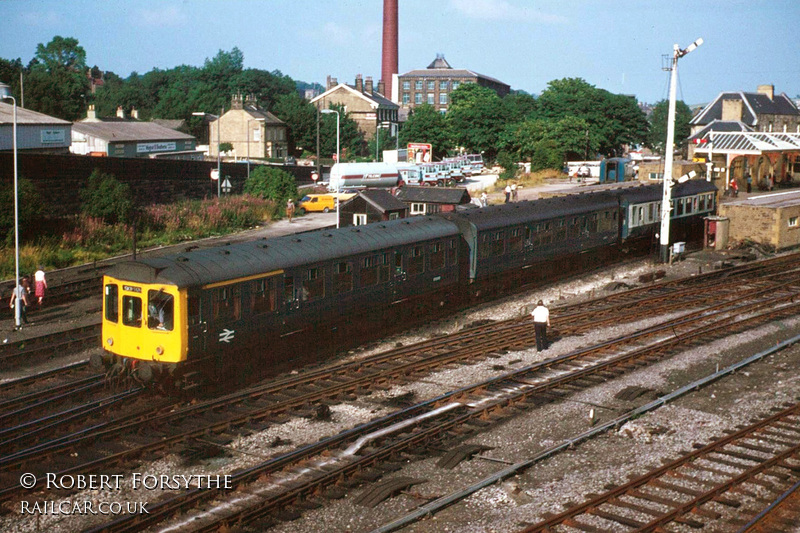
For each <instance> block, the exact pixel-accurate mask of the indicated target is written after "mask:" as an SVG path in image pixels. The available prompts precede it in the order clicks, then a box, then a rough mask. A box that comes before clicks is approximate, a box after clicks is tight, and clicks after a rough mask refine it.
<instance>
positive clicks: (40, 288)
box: [8, 265, 47, 330]
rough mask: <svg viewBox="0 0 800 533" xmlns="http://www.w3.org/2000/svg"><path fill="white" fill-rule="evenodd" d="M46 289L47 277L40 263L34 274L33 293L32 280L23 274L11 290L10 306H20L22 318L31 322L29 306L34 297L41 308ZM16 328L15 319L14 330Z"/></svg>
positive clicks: (25, 321) (23, 320)
mask: <svg viewBox="0 0 800 533" xmlns="http://www.w3.org/2000/svg"><path fill="white" fill-rule="evenodd" d="M46 289H47V279H46V277H45V274H44V270H43V269H42V266H41V265H39V268H38V269H37V270H36V272H35V273H34V274H33V295H31V282H30V279H29V277H28V276H22V277H21V278H20V280H19V284H18V285H17V286H16V287H15V288H14V290H13V291H12V292H11V300H10V301H9V302H8V306H9V307H10V308H11V309H14V307H15V306H19V316H20V320H22V322H23V323H24V324H30V322H28V306H29V305H31V302H32V301H33V298H36V305H37V306H38V307H39V308H40V309H41V307H42V303H43V302H44V292H45V290H46ZM15 313H16V311H15ZM19 327H20V328H21V327H22V324H20V326H19ZM16 329H17V328H16V321H15V327H14V330H16Z"/></svg>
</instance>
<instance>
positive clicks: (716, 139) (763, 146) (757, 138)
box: [695, 131, 800, 155]
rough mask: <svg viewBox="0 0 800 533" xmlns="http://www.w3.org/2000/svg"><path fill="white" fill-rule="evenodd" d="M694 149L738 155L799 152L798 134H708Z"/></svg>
mask: <svg viewBox="0 0 800 533" xmlns="http://www.w3.org/2000/svg"><path fill="white" fill-rule="evenodd" d="M702 140H704V141H705V142H702V143H701V144H699V145H698V146H697V148H695V153H697V152H703V153H708V152H712V153H714V152H716V153H735V154H740V155H747V154H754V155H758V154H762V153H764V152H788V151H794V150H797V151H800V133H787V132H783V133H780V132H777V133H776V132H771V133H767V132H757V131H752V132H751V131H731V132H719V131H718V132H708V133H707V134H706V135H704V136H703V137H702Z"/></svg>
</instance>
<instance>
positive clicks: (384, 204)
mask: <svg viewBox="0 0 800 533" xmlns="http://www.w3.org/2000/svg"><path fill="white" fill-rule="evenodd" d="M358 195H359V196H360V197H361V198H363V199H364V200H366V201H367V202H368V203H370V204H371V205H372V206H374V207H375V208H376V209H378V210H379V211H381V212H386V211H397V210H402V209H407V208H408V206H406V204H404V203H403V202H401V201H400V200H398V199H397V198H395V197H394V196H392V193H390V192H389V191H387V190H386V189H365V190H363V191H359V193H358ZM351 201H352V200H351Z"/></svg>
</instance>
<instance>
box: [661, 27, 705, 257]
mask: <svg viewBox="0 0 800 533" xmlns="http://www.w3.org/2000/svg"><path fill="white" fill-rule="evenodd" d="M701 44H703V39H697V40H696V41H695V42H693V43H692V44H690V45H689V46H687V47H686V49H685V50H681V49H680V47H679V46H678V45H677V44H676V45H674V46H673V53H672V65H671V68H670V69H669V70H671V71H672V73H671V75H670V80H669V111H668V114H667V146H666V148H665V150H664V158H665V160H664V179H663V180H662V181H663V182H664V195H663V197H662V199H661V235H660V243H661V262H662V263H666V262H667V261H669V222H670V220H669V215H670V210H671V208H672V205H671V204H672V183H673V182H672V158H673V152H674V151H675V93H676V91H677V88H676V85H677V79H678V59H679V58H681V57H683V56H685V55H686V54H688V53H689V52H692V51H694V49H695V48H697V47H698V46H700V45H701Z"/></svg>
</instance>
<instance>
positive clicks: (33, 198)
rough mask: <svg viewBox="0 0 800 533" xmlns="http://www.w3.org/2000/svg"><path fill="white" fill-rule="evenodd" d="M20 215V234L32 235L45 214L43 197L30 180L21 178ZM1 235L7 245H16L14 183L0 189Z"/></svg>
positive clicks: (19, 184) (18, 185) (18, 183)
mask: <svg viewBox="0 0 800 533" xmlns="http://www.w3.org/2000/svg"><path fill="white" fill-rule="evenodd" d="M17 194H18V214H19V231H20V234H23V235H24V234H28V235H29V234H31V233H32V232H31V229H32V228H35V227H36V225H37V222H38V221H39V219H41V218H42V215H43V214H44V209H43V206H42V197H41V195H39V192H38V191H37V190H36V187H35V186H34V185H33V182H32V181H31V180H29V179H26V178H23V177H20V178H19V179H18V180H17ZM0 205H2V206H3V209H0V235H2V237H3V238H4V239H5V242H6V243H11V244H12V245H13V243H14V183H13V182H9V183H7V184H4V185H3V187H0Z"/></svg>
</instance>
